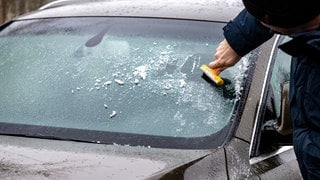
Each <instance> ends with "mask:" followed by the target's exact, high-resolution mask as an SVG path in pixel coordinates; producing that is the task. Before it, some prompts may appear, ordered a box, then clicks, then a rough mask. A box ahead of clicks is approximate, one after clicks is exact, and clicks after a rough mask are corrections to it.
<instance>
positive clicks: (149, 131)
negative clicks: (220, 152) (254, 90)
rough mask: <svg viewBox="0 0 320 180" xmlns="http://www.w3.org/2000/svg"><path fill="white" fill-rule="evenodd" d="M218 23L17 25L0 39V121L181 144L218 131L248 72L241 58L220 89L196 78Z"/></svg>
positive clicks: (87, 21)
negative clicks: (151, 137)
mask: <svg viewBox="0 0 320 180" xmlns="http://www.w3.org/2000/svg"><path fill="white" fill-rule="evenodd" d="M39 21H40V22H39ZM223 25H224V24H222V23H213V22H200V21H199V22H196V21H190V22H188V21H187V22H186V21H179V20H156V19H134V18H131V19H130V18H61V19H43V20H28V21H23V22H15V23H13V24H11V25H10V27H9V28H7V30H4V31H2V32H1V34H0V35H1V39H0V46H1V49H2V50H1V51H2V52H1V54H0V58H1V62H0V68H1V71H0V73H1V76H0V78H1V79H0V87H1V88H0V96H1V102H0V119H1V121H2V122H6V123H17V124H27V125H39V126H49V127H63V128H75V129H85V130H96V131H107V132H120V133H134V134H146V135H157V136H170V137H183V138H189V137H203V136H209V135H211V134H214V133H216V132H218V131H220V130H221V129H222V128H223V127H225V126H226V125H227V124H228V122H229V120H230V117H231V115H232V114H233V112H234V107H235V104H236V100H237V98H239V95H240V91H241V88H242V87H241V86H242V84H243V80H244V75H243V74H245V71H246V69H247V67H248V64H247V61H246V60H244V61H242V63H239V64H238V66H236V67H234V68H231V69H230V70H228V71H226V72H224V73H223V74H221V76H222V77H223V78H225V80H226V86H223V87H217V86H215V85H214V84H212V83H210V81H208V80H206V78H205V77H203V76H202V72H201V71H200V70H199V67H200V65H201V64H208V63H209V62H211V61H212V60H213V55H212V54H211V53H212V50H213V49H215V48H216V47H217V43H218V42H219V41H221V40H222V38H223V37H222V30H221V29H222V27H223ZM93 27H94V28H93ZM92 141H100V140H99V139H96V140H94V139H93V140H92ZM145 145H148V144H145Z"/></svg>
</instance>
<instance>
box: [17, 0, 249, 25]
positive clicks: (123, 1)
mask: <svg viewBox="0 0 320 180" xmlns="http://www.w3.org/2000/svg"><path fill="white" fill-rule="evenodd" d="M80 2H81V1H80ZM80 2H79V3H77V4H75V5H72V6H57V7H54V8H49V7H47V9H45V8H43V10H39V11H37V13H36V14H35V13H31V14H29V15H26V16H22V17H20V18H18V19H19V20H23V19H34V18H48V17H66V16H67V17H74V16H83V15H85V16H120V17H150V18H151V17H152V18H176V19H194V20H207V21H220V22H228V21H230V20H231V19H232V18H233V17H234V16H235V15H236V14H237V13H238V12H239V11H240V10H242V9H243V5H242V3H241V1H238V0H228V1H224V0H215V1H210V0H201V1H192V0H183V1H174V0H161V1H157V0H149V1H141V0H134V1H133V0H131V1H128V0H120V1H97V2H95V3H90V2H84V3H80ZM105 7H107V8H105ZM224 12H228V13H224Z"/></svg>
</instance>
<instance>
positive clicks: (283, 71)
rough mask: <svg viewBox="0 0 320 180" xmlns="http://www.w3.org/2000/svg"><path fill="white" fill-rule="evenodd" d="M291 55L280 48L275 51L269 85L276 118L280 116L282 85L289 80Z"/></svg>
mask: <svg viewBox="0 0 320 180" xmlns="http://www.w3.org/2000/svg"><path fill="white" fill-rule="evenodd" d="M290 65H291V56H289V55H288V54H286V53H284V52H283V51H281V50H278V51H277V55H276V59H275V62H274V65H273V70H272V75H271V81H270V86H271V88H272V92H273V95H274V105H275V111H276V115H277V118H280V115H281V113H280V111H281V93H282V88H283V85H284V84H285V83H287V82H289V80H290Z"/></svg>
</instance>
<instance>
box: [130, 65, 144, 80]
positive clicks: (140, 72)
mask: <svg viewBox="0 0 320 180" xmlns="http://www.w3.org/2000/svg"><path fill="white" fill-rule="evenodd" d="M133 75H134V76H136V77H140V78H141V79H143V80H145V79H146V77H147V66H145V65H143V66H138V67H136V68H135V69H134V71H133Z"/></svg>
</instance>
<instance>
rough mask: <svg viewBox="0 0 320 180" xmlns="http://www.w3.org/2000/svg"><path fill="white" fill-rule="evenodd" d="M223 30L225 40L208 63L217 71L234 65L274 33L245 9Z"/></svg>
mask: <svg viewBox="0 0 320 180" xmlns="http://www.w3.org/2000/svg"><path fill="white" fill-rule="evenodd" d="M223 30H224V36H225V40H223V41H222V42H221V43H220V44H219V46H218V48H217V51H216V53H215V58H216V60H215V61H213V62H211V63H210V64H209V66H210V67H211V68H213V69H216V70H217V72H218V73H220V72H222V71H223V70H224V69H226V68H228V67H231V66H233V65H235V64H236V63H237V62H238V61H239V60H240V59H241V57H242V56H244V55H246V54H247V53H249V52H250V51H252V50H253V49H255V48H257V47H258V46H260V45H261V44H262V43H264V42H265V41H267V40H269V39H270V38H271V37H272V36H273V35H274V32H272V31H271V30H270V29H268V28H266V27H265V26H263V25H262V24H261V23H260V22H259V21H258V20H257V19H255V18H254V17H253V16H252V15H251V14H249V13H248V12H247V11H246V10H243V11H241V12H240V14H239V15H238V16H237V17H236V18H235V19H234V20H233V21H230V22H229V23H228V24H227V25H226V26H225V27H224V28H223Z"/></svg>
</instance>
